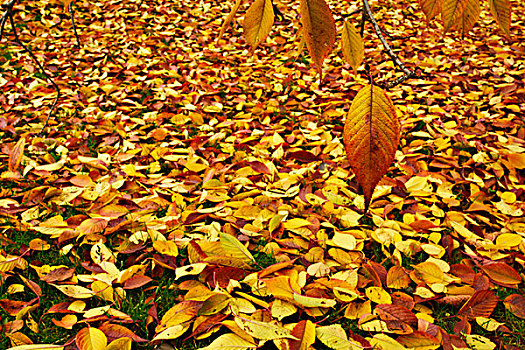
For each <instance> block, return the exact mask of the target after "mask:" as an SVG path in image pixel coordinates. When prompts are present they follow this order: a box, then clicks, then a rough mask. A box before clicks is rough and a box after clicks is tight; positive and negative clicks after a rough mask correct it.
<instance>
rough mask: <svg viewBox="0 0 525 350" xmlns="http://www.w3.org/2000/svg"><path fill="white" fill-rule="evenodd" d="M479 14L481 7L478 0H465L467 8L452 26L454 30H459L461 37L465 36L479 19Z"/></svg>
mask: <svg viewBox="0 0 525 350" xmlns="http://www.w3.org/2000/svg"><path fill="white" fill-rule="evenodd" d="M480 13H481V6H480V4H479V0H467V6H466V7H465V10H464V11H463V13H462V14H461V16H460V17H459V18H458V20H457V22H456V23H455V24H454V28H456V29H457V30H459V31H460V32H461V35H462V36H465V33H467V32H468V31H469V30H471V29H472V27H474V24H475V23H476V21H477V20H478V19H479V14H480Z"/></svg>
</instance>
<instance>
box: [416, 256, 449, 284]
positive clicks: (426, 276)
mask: <svg viewBox="0 0 525 350" xmlns="http://www.w3.org/2000/svg"><path fill="white" fill-rule="evenodd" d="M414 269H415V271H416V276H417V278H419V279H421V280H423V281H424V282H425V283H427V284H428V285H430V284H434V283H442V282H443V279H444V277H445V275H444V274H443V271H442V270H441V269H440V268H439V266H438V265H437V264H435V263H433V262H430V261H424V262H422V263H420V264H417V265H415V266H414Z"/></svg>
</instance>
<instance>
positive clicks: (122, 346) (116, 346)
mask: <svg viewBox="0 0 525 350" xmlns="http://www.w3.org/2000/svg"><path fill="white" fill-rule="evenodd" d="M104 350H131V339H130V338H128V337H122V338H118V339H115V340H113V341H112V342H111V343H110V344H109V345H108V346H107V347H106V348H105V349H104Z"/></svg>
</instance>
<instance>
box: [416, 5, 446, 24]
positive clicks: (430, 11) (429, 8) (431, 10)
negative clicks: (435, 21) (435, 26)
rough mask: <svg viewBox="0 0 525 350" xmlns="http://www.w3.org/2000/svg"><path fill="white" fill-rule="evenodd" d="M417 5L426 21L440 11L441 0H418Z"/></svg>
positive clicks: (441, 6)
mask: <svg viewBox="0 0 525 350" xmlns="http://www.w3.org/2000/svg"><path fill="white" fill-rule="evenodd" d="M419 6H421V10H422V11H423V13H424V14H425V16H426V17H427V22H428V21H430V20H431V19H432V18H434V17H436V16H437V15H439V14H440V13H441V9H442V8H443V0H419Z"/></svg>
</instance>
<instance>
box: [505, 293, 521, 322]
mask: <svg viewBox="0 0 525 350" xmlns="http://www.w3.org/2000/svg"><path fill="white" fill-rule="evenodd" d="M503 304H504V305H505V308H507V310H509V311H510V312H512V313H513V314H514V316H516V317H519V318H525V297H523V295H520V294H511V295H509V296H508V297H506V298H505V300H504V301H503Z"/></svg>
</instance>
